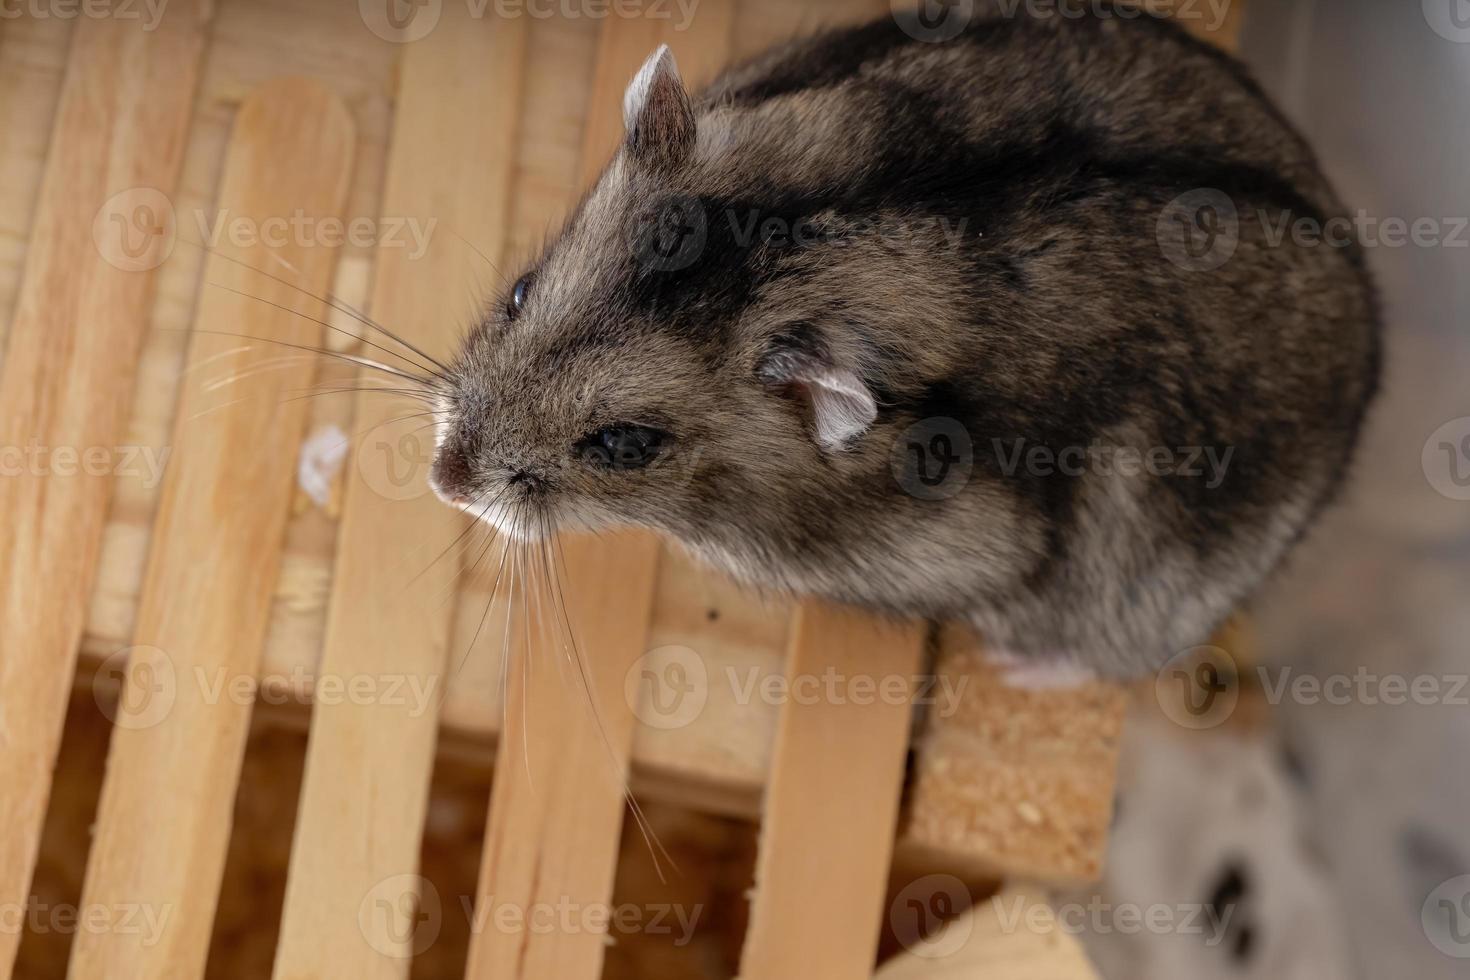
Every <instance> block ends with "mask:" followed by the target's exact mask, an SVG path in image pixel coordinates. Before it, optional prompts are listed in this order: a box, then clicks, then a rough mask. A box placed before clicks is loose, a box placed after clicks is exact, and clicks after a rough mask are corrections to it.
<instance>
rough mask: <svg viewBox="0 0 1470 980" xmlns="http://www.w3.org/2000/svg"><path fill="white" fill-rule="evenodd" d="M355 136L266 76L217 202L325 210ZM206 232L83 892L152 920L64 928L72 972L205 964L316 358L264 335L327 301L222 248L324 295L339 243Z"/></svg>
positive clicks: (290, 340)
mask: <svg viewBox="0 0 1470 980" xmlns="http://www.w3.org/2000/svg"><path fill="white" fill-rule="evenodd" d="M352 149H353V127H352V120H351V117H350V116H349V114H348V113H347V110H346V108H345V106H343V104H342V103H341V102H340V101H339V100H338V99H337V98H336V97H335V96H333V95H332V94H331V93H329V92H328V91H327V90H326V89H324V88H322V87H321V86H319V85H317V84H316V83H314V82H310V81H307V80H304V79H286V80H281V81H278V82H272V83H269V84H267V85H265V86H263V87H262V88H261V89H259V90H258V91H257V92H256V93H255V94H253V95H252V96H251V97H250V98H249V99H247V101H246V102H245V104H244V105H243V106H242V107H241V109H240V113H239V116H238V118H237V120H236V124H235V130H234V136H233V139H232V141H231V144H230V154H229V158H228V160H227V162H226V168H225V176H224V181H223V184H222V186H221V189H220V194H219V205H220V208H221V209H224V210H228V212H229V213H230V214H231V215H232V216H236V217H238V218H240V219H243V220H246V221H248V222H249V223H250V224H251V226H252V227H254V228H257V229H259V231H260V236H261V239H262V241H263V240H264V239H265V237H266V236H267V235H268V234H270V232H269V231H268V228H269V226H268V225H267V222H270V221H277V222H279V221H282V220H284V219H286V218H289V217H291V216H293V215H301V216H303V218H304V220H305V221H306V222H308V224H307V225H304V226H303V227H307V228H309V227H314V226H319V224H315V225H314V224H312V223H320V222H322V221H324V220H328V219H330V220H340V218H341V212H342V207H343V204H344V199H345V197H346V192H347V186H348V182H349V180H350V177H351V167H352ZM216 247H217V250H218V254H214V255H211V256H210V259H209V261H208V262H207V263H206V266H205V277H206V282H207V284H217V285H214V286H212V285H206V287H205V289H204V292H203V295H202V298H201V300H200V304H199V308H198V313H197V316H196V321H195V322H196V327H195V333H194V335H193V337H192V338H191V342H190V349H189V358H188V366H187V368H186V371H185V377H184V382H183V384H184V387H183V391H182V394H181V395H180V399H179V412H178V421H177V424H176V426H175V429H174V443H173V449H174V453H175V458H174V461H173V464H172V465H171V466H170V467H169V470H168V475H167V477H166V479H165V481H164V491H163V500H162V504H161V506H160V510H159V515H158V519H157V522H156V525H155V528H154V544H153V550H152V554H151V556H150V559H149V563H148V572H147V576H146V579H145V582H144V586H143V599H142V605H141V608H140V611H139V617H138V627H137V631H136V633H135V636H134V646H133V648H132V650H131V651H130V653H129V656H128V670H127V679H126V682H125V686H124V690H123V695H122V699H121V704H122V706H121V708H120V709H119V711H118V715H117V718H116V724H117V728H116V731H115V733H114V736H113V740H112V746H111V749H110V752H109V756H108V771H107V777H106V779H105V781H104V783H103V789H102V799H101V802H100V804H99V809H98V816H97V824H96V831H95V839H94V843H93V847H92V853H91V857H90V860H89V862H88V867H87V880H86V885H85V888H84V891H83V896H84V897H83V904H84V906H88V907H91V906H95V907H101V908H127V907H133V906H142V907H143V908H145V909H152V910H154V911H155V912H156V914H157V915H158V916H159V918H160V920H161V921H163V922H164V928H162V930H161V934H160V935H150V934H149V933H146V932H142V931H134V930H124V929H113V930H107V931H88V930H82V931H80V932H79V933H78V936H77V939H76V943H75V945H74V947H73V952H72V963H71V976H73V977H76V978H85V977H117V976H136V977H193V976H199V975H201V974H202V972H203V969H204V962H205V955H206V952H207V949H208V944H209V936H210V928H211V925H212V922H213V918H214V908H215V903H216V900H217V898H218V889H219V882H220V875H221V873H222V870H223V864H224V856H225V847H226V844H227V843H228V835H229V827H230V815H231V810H232V806H233V803H234V797H235V787H236V781H237V778H238V775H239V768H240V760H241V756H242V754H243V752H244V746H245V735H246V730H247V727H248V724H249V718H250V712H251V709H252V707H253V704H254V691H255V678H256V675H257V671H258V669H259V661H260V654H261V648H262V645H263V642H264V638H265V631H266V621H267V615H268V613H269V609H270V598H271V593H272V591H273V589H274V585H275V580H276V576H277V572H278V569H279V565H280V555H281V543H282V538H283V533H284V530H285V523H286V518H287V514H288V511H289V508H290V501H291V487H292V482H293V478H294V475H295V469H296V458H295V447H296V446H297V444H298V442H299V439H300V433H301V427H302V423H303V421H304V419H305V414H306V406H305V403H304V402H303V401H302V400H300V399H299V398H297V397H293V396H295V395H297V394H299V392H300V390H301V389H302V388H303V387H304V386H305V385H306V384H307V383H309V382H310V380H311V378H312V377H313V375H314V374H315V365H316V358H314V357H312V356H309V355H303V354H301V353H300V352H297V351H292V350H291V349H290V348H283V347H282V346H280V345H281V344H282V343H287V344H307V345H314V344H317V343H319V342H320V337H321V331H320V329H319V328H318V327H316V326H315V324H312V323H311V322H310V321H309V320H308V319H307V318H309V317H320V316H321V314H322V312H323V308H322V305H321V304H320V303H319V302H317V301H315V300H311V299H308V298H306V297H304V296H303V295H302V294H301V293H300V292H298V291H296V290H293V289H290V288H288V287H287V286H285V285H282V284H276V283H271V282H266V283H262V282H261V281H260V279H259V277H258V276H255V275H253V274H252V273H250V272H248V271H247V270H246V269H244V268H242V267H241V266H240V265H239V264H238V263H244V264H246V265H248V266H250V267H253V268H257V269H264V268H284V269H288V270H294V272H292V273H291V274H292V275H293V276H294V277H295V280H296V281H298V282H299V283H300V285H301V288H303V289H306V290H309V291H311V292H314V293H318V294H320V293H321V292H322V291H323V290H325V288H326V287H327V284H328V283H329V282H330V281H331V275H332V269H333V263H334V260H335V249H333V248H331V247H328V246H327V245H323V244H318V243H317V240H316V237H315V236H314V235H312V234H311V233H309V232H305V231H303V232H301V233H294V232H293V233H288V234H284V235H282V236H281V237H280V238H278V239H276V240H273V241H272V242H271V244H270V245H266V244H263V243H257V244H253V245H249V246H245V245H242V244H239V243H237V242H236V241H233V240H232V239H231V236H225V237H224V238H222V239H221V241H220V243H219V244H218V245H217V246H216ZM231 260H234V261H231ZM277 260H279V263H284V265H280V264H279V263H278V261H277ZM237 291H238V292H237ZM241 292H245V293H249V294H250V295H249V296H246V295H241ZM256 297H258V298H256ZM272 304H278V305H279V306H284V307H288V308H289V309H292V310H297V311H300V313H301V314H303V315H302V316H295V315H292V314H291V313H290V312H287V311H285V310H282V309H279V308H277V306H276V305H272ZM303 324H305V326H303ZM242 338H248V339H242ZM283 351H285V353H284V354H283ZM230 377H243V378H248V381H245V382H244V383H243V384H241V385H236V384H231V383H227V379H228V378H230ZM165 915H166V916H167V919H166V920H163V916H165Z"/></svg>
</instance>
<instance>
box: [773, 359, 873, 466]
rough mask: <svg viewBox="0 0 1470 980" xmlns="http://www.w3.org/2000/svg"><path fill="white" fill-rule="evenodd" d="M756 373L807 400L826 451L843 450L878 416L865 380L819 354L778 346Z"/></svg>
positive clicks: (817, 438) (817, 432) (815, 432)
mask: <svg viewBox="0 0 1470 980" xmlns="http://www.w3.org/2000/svg"><path fill="white" fill-rule="evenodd" d="M756 376H757V377H758V378H760V380H761V381H763V382H765V383H766V384H768V385H771V386H772V387H777V388H784V389H786V390H788V391H791V392H794V393H795V394H796V395H798V396H799V397H800V398H801V399H802V400H803V401H804V402H806V403H807V405H808V406H809V407H810V409H811V413H812V428H813V432H814V435H815V436H816V440H817V445H819V446H821V447H822V449H823V450H825V451H826V452H829V453H832V452H838V451H840V450H841V449H843V448H844V447H845V446H846V445H847V444H848V443H849V442H851V441H852V440H853V439H855V438H857V437H858V436H860V435H862V434H863V433H864V432H866V431H868V428H869V427H870V426H871V425H872V424H873V420H874V419H876V418H877V417H878V404H877V402H876V401H875V400H874V399H873V393H872V392H871V391H869V390H868V386H867V385H866V384H864V383H863V379H862V378H860V377H858V375H857V374H856V373H855V372H853V371H850V370H848V369H846V368H842V367H838V366H837V365H835V364H832V363H831V362H830V361H828V360H827V359H826V358H824V357H821V356H819V355H815V354H812V353H808V352H806V351H802V350H796V349H792V348H790V347H785V346H777V347H776V348H775V349H773V350H772V351H771V352H770V353H768V354H767V355H766V356H765V358H764V359H763V360H762V361H761V363H760V366H759V367H758V368H757V369H756Z"/></svg>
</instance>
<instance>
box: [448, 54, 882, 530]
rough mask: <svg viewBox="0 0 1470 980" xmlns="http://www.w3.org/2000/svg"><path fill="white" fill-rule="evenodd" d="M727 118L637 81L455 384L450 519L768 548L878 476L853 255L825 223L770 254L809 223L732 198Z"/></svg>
mask: <svg viewBox="0 0 1470 980" xmlns="http://www.w3.org/2000/svg"><path fill="white" fill-rule="evenodd" d="M721 111H722V110H720V109H719V107H713V108H712V109H711V110H710V111H708V112H703V113H701V114H699V115H698V116H696V113H695V111H694V106H693V103H692V101H691V98H690V96H689V94H688V92H687V91H686V89H685V87H684V84H683V82H682V81H681V80H680V78H679V75H678V72H677V69H676V68H675V65H674V61H673V58H672V56H671V55H670V53H669V52H668V50H667V49H666V48H665V49H661V50H660V51H658V52H657V53H655V55H654V56H653V57H651V58H650V59H649V60H648V62H647V63H646V64H645V65H644V66H643V68H642V69H641V71H640V72H639V73H638V75H637V77H636V78H635V79H634V81H633V83H632V85H631V86H630V88H629V89H628V92H627V95H626V97H625V99H624V121H625V125H626V137H625V139H624V141H623V143H622V146H621V147H620V148H619V150H618V152H617V154H616V155H615V157H614V158H613V160H612V162H611V163H610V165H609V166H608V168H607V170H606V171H605V172H604V173H603V175H602V176H601V178H600V179H599V181H598V182H597V184H596V186H595V187H594V188H593V189H592V190H591V191H590V192H589V193H588V195H587V196H586V198H585V199H584V200H583V201H582V203H581V204H580V205H579V207H578V208H577V210H576V211H575V212H574V213H573V215H572V216H571V218H570V219H569V220H568V222H567V224H566V226H565V228H564V229H563V230H562V232H561V233H560V235H559V236H558V237H557V238H556V239H555V240H554V241H552V242H551V243H550V244H549V245H548V246H547V247H546V248H545V250H544V253H543V254H542V255H541V256H540V257H539V258H538V259H536V260H535V261H534V262H533V263H532V264H531V265H530V266H529V268H527V269H525V270H523V271H522V274H521V275H519V277H518V278H517V280H516V281H515V282H514V284H513V285H510V286H508V287H507V288H506V289H505V291H504V292H503V293H502V294H500V295H498V296H496V297H495V298H494V299H493V300H492V301H491V302H490V303H489V304H487V305H488V309H487V311H486V312H485V314H484V315H483V318H482V320H481V322H479V323H478V324H477V325H476V326H475V327H474V329H472V330H471V332H470V334H469V336H468V337H467V338H466V340H465V343H464V345H463V347H462V349H461V350H460V352H459V354H458V356H457V358H456V359H455V360H454V361H453V362H452V363H451V365H450V368H451V369H450V371H449V372H448V378H447V382H448V383H447V384H446V386H445V389H444V393H443V395H442V397H441V400H440V404H439V405H438V406H437V407H438V409H439V410H440V411H441V413H442V415H441V422H440V423H439V425H438V431H437V452H436V457H435V461H434V465H433V469H432V477H431V482H432V484H433V487H434V489H435V490H436V492H437V493H438V494H439V496H440V497H441V498H443V499H444V500H445V501H447V502H449V503H452V504H454V505H456V506H459V507H461V508H463V509H465V510H466V511H468V512H470V513H471V514H473V515H474V516H476V517H477V518H480V519H483V520H486V521H489V522H491V523H493V524H495V525H496V526H498V527H499V528H500V529H501V530H503V531H505V532H507V533H510V534H512V535H514V536H515V537H517V538H521V539H531V538H538V537H541V536H542V535H544V534H546V533H548V531H549V530H550V529H552V528H563V527H565V528H572V529H578V528H581V529H597V528H602V527H609V526H637V527H644V528H650V529H653V530H657V531H661V532H664V533H666V534H669V535H671V536H673V537H675V538H678V539H680V540H682V541H684V542H685V543H688V544H691V545H694V546H696V547H697V546H699V545H701V544H710V543H711V542H714V541H717V540H728V538H729V537H730V534H731V533H733V531H738V532H739V533H742V534H746V535H754V536H755V537H756V538H757V539H759V540H765V541H775V540H777V539H779V538H780V536H781V535H782V534H783V533H785V532H784V530H783V528H782V526H781V521H782V520H783V518H782V515H783V514H784V513H790V512H793V511H795V510H796V509H798V503H799V502H804V506H806V507H807V509H809V504H810V497H811V494H812V492H814V490H816V489H819V488H820V484H821V481H823V480H827V479H833V478H835V477H836V476H837V475H838V474H840V471H841V470H842V469H843V468H844V467H852V466H857V465H864V466H867V465H869V464H871V463H872V462H873V457H872V455H871V454H870V453H864V452H862V451H861V449H860V447H859V446H858V444H859V443H860V442H861V441H862V437H863V435H864V433H866V432H867V431H868V430H869V429H870V428H871V427H872V426H873V424H874V421H875V419H876V418H877V416H878V407H877V401H876V399H875V397H874V394H873V387H872V386H871V384H870V381H865V380H864V378H865V376H866V377H869V378H871V372H867V373H866V375H865V370H864V367H865V365H864V359H865V356H866V355H865V353H864V348H863V347H862V345H860V344H858V343H856V342H855V341H854V340H853V335H852V331H839V330H836V329H833V327H834V324H835V323H836V322H837V321H842V322H843V323H845V324H850V323H851V321H852V320H853V319H854V318H857V317H859V316H860V314H859V313H858V312H857V311H856V310H854V309H853V308H852V307H851V305H850V304H849V305H848V306H846V307H844V305H843V302H842V301H839V300H838V299H834V295H835V293H837V292H839V291H840V292H842V295H843V296H844V297H847V298H851V296H852V289H853V284H852V283H851V282H850V281H849V282H846V284H845V285H844V282H843V281H844V280H845V279H850V277H848V276H847V275H846V274H845V273H844V271H843V267H842V266H841V265H839V264H836V263H834V260H833V255H834V254H835V251H834V250H841V248H842V245H841V243H835V242H833V241H831V240H830V231H831V228H830V227H828V226H822V227H817V226H818V225H821V224H822V222H823V221H824V220H825V219H824V218H823V217H822V216H821V215H820V213H818V214H817V216H816V217H815V218H814V219H813V220H814V221H815V224H814V225H813V226H812V229H811V230H810V234H809V238H808V241H807V242H806V243H805V244H804V245H801V246H792V245H791V243H790V241H789V240H783V241H779V242H778V241H774V240H773V238H772V236H771V235H770V234H768V231H769V229H770V227H772V226H771V225H770V223H769V222H770V219H772V218H783V217H784V216H788V215H792V214H795V213H797V212H800V213H802V214H804V215H806V214H810V213H811V212H810V211H809V209H805V208H804V204H805V202H803V207H795V206H793V205H792V204H791V202H790V201H786V202H785V203H782V202H779V201H772V200H768V199H764V198H761V197H760V196H759V190H758V189H759V188H760V187H762V186H764V185H765V183H766V182H764V181H762V180H760V179H758V178H752V177H750V176H749V174H748V171H749V170H750V169H752V168H751V167H749V166H747V167H746V171H747V174H746V176H745V177H743V178H741V177H738V175H737V174H736V173H735V171H736V170H737V169H738V168H737V167H734V166H732V165H731V164H730V162H729V160H728V159H727V157H728V153H729V152H733V151H731V150H729V147H728V146H727V145H726V144H728V143H730V142H731V141H732V140H738V138H739V137H738V134H737V135H732V134H733V133H735V132H736V131H735V130H734V129H732V128H730V126H729V125H727V124H726V123H725V122H722V121H721V120H720V118H718V117H719V115H720V112H721ZM774 135H775V134H771V133H768V132H763V131H762V132H756V131H754V130H752V131H751V137H750V138H751V139H762V138H772V137H773V136H774ZM834 220H835V219H834ZM785 230H786V231H787V232H788V233H790V232H791V229H790V228H786V229H785ZM863 254H864V253H863V249H862V248H861V247H860V246H856V247H854V248H852V249H849V250H847V251H846V252H844V253H843V255H844V260H846V261H849V262H851V261H861V256H862V255H863ZM901 285H902V284H898V285H897V286H894V285H885V286H884V288H885V289H889V290H891V291H893V292H895V293H896V294H901V293H902V288H901ZM882 458H886V456H885V457H882ZM860 459H861V460H864V462H862V463H859V462H858V461H859V460H860ZM880 468H881V464H880ZM732 529H733V531H732Z"/></svg>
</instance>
